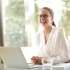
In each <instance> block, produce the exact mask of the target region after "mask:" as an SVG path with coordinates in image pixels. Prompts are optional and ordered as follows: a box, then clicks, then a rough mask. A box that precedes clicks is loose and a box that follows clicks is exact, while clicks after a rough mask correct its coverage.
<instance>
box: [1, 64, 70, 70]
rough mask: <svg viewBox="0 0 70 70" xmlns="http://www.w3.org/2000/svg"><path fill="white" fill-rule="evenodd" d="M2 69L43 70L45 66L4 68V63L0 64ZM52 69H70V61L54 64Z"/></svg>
mask: <svg viewBox="0 0 70 70" xmlns="http://www.w3.org/2000/svg"><path fill="white" fill-rule="evenodd" d="M0 70H43V68H35V69H21V68H10V67H6V68H4V65H3V64H0ZM45 70H49V69H45ZM52 70H70V63H64V64H57V65H53V66H52Z"/></svg>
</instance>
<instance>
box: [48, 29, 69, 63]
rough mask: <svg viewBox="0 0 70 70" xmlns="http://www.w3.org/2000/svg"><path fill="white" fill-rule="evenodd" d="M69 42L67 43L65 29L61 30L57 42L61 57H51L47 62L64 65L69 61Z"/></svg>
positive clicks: (56, 45)
mask: <svg viewBox="0 0 70 70" xmlns="http://www.w3.org/2000/svg"><path fill="white" fill-rule="evenodd" d="M67 46H68V45H67V42H66V36H65V33H64V30H63V29H60V30H59V32H58V34H57V40H56V44H55V47H57V48H59V51H60V53H59V55H57V56H56V57H51V58H48V59H47V62H52V64H56V63H63V62H66V61H68V59H69V55H68V49H67ZM57 52H58V51H57Z"/></svg>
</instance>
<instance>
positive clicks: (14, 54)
mask: <svg viewBox="0 0 70 70" xmlns="http://www.w3.org/2000/svg"><path fill="white" fill-rule="evenodd" d="M27 53H28V52H27ZM28 55H29V54H28ZM0 57H1V58H2V60H3V62H4V65H5V66H6V67H11V68H25V69H31V68H38V67H41V66H42V65H32V64H30V66H29V65H28V63H27V61H26V59H25V57H24V53H22V50H21V47H0Z"/></svg>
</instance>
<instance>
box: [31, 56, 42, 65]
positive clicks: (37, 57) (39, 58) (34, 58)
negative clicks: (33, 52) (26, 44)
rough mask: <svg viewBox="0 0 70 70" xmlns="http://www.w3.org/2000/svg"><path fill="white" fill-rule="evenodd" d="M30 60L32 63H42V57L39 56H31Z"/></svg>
mask: <svg viewBox="0 0 70 70" xmlns="http://www.w3.org/2000/svg"><path fill="white" fill-rule="evenodd" d="M31 62H32V64H42V58H41V57H39V56H33V57H32V58H31Z"/></svg>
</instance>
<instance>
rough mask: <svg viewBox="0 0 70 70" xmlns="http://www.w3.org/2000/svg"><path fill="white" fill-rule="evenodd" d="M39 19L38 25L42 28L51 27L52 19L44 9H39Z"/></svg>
mask: <svg viewBox="0 0 70 70" xmlns="http://www.w3.org/2000/svg"><path fill="white" fill-rule="evenodd" d="M39 18H40V23H41V24H42V25H43V26H44V27H47V26H51V25H52V22H53V17H52V16H51V15H50V12H49V11H48V10H46V9H41V10H40V14H39Z"/></svg>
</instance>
